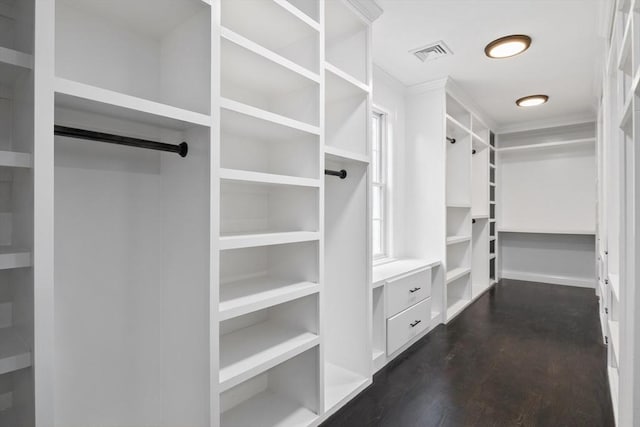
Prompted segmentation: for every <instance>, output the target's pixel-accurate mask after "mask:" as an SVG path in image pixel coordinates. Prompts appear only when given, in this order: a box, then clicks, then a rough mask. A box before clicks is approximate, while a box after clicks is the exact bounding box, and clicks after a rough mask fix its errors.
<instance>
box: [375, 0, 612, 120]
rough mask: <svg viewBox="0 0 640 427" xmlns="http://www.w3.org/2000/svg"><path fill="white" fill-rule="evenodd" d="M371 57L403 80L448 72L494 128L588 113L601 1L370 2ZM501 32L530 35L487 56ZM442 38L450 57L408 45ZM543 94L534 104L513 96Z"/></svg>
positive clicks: (591, 104) (416, 80)
mask: <svg viewBox="0 0 640 427" xmlns="http://www.w3.org/2000/svg"><path fill="white" fill-rule="evenodd" d="M378 3H379V4H380V6H381V7H382V8H383V9H384V13H383V14H382V16H381V17H380V18H379V19H378V20H377V21H376V22H375V23H374V27H373V59H374V62H375V63H376V64H377V65H378V66H379V67H380V68H382V69H383V70H385V71H386V72H387V73H389V74H391V75H392V76H394V77H396V78H397V79H398V80H400V81H401V82H402V83H403V84H405V85H407V86H410V85H414V84H418V83H422V82H425V81H429V80H434V79H439V78H442V77H446V76H451V77H452V78H453V80H454V81H455V82H456V83H458V85H459V86H460V87H461V88H462V89H463V90H464V92H466V93H467V94H468V95H469V97H470V98H471V99H472V100H473V101H474V102H475V103H476V104H477V105H478V107H480V109H481V110H482V111H483V112H484V113H485V114H486V115H487V116H488V117H489V118H490V119H491V120H493V121H494V122H495V123H496V124H497V126H498V128H503V129H506V128H517V127H519V126H520V125H527V124H533V123H540V124H543V123H554V122H558V123H561V122H562V121H580V120H590V119H593V118H594V117H595V97H596V87H597V85H596V81H597V79H598V78H599V76H600V71H599V70H600V68H599V67H600V64H601V61H600V57H601V46H603V45H604V41H603V39H602V38H601V37H600V36H599V35H598V32H599V26H601V23H600V22H599V21H598V17H599V16H600V20H602V16H603V15H604V12H603V11H604V10H605V8H604V7H603V4H602V1H601V0H378ZM508 34H528V35H529V36H531V38H532V39H533V42H532V45H531V47H530V48H529V50H528V51H526V52H525V53H523V54H521V55H518V56H515V57H512V58H508V59H500V60H498V59H489V58H487V57H486V56H485V55H484V47H485V45H486V44H487V43H489V42H490V41H492V40H494V39H496V38H498V37H501V36H504V35H508ZM438 40H443V41H444V42H445V43H446V44H447V45H448V46H449V48H450V49H451V50H452V51H453V53H454V55H453V56H451V57H444V58H440V59H437V60H435V61H431V62H430V61H427V62H424V63H423V62H421V61H419V60H418V59H417V58H416V57H415V56H413V55H412V54H410V53H408V51H409V50H412V49H415V48H418V47H422V46H424V45H426V44H428V43H431V42H435V41H438ZM538 93H543V94H548V95H549V97H550V98H549V102H548V103H547V104H545V105H543V106H540V107H534V108H529V109H523V108H519V107H517V106H516V105H515V100H516V99H517V98H520V97H522V96H526V95H531V94H538Z"/></svg>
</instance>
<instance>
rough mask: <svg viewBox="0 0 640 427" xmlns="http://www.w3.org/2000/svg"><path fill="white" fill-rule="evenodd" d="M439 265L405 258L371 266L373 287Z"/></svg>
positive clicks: (435, 262) (438, 262) (436, 262)
mask: <svg viewBox="0 0 640 427" xmlns="http://www.w3.org/2000/svg"><path fill="white" fill-rule="evenodd" d="M437 265H440V261H427V260H422V259H414V258H405V259H397V260H393V261H391V262H386V263H384V264H379V265H374V266H373V275H372V283H373V287H374V288H377V287H378V286H382V285H384V283H385V281H386V280H389V279H391V278H394V277H397V276H401V275H408V274H413V273H417V272H418V271H420V270H425V269H427V268H430V267H435V266H437Z"/></svg>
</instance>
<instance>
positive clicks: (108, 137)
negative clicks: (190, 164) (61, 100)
mask: <svg viewBox="0 0 640 427" xmlns="http://www.w3.org/2000/svg"><path fill="white" fill-rule="evenodd" d="M53 134H54V135H58V136H66V137H67V138H76V139H84V140H89V141H98V142H106V143H109V144H118V145H126V146H128V147H138V148H146V149H149V150H158V151H167V152H169V153H176V154H179V155H180V157H186V156H187V153H188V152H189V145H188V144H187V143H186V142H182V143H180V144H177V145H176V144H167V143H164V142H157V141H150V140H147V139H140V138H133V137H130V136H122V135H113V134H111V133H104V132H95V131H92V130H86V129H78V128H72V127H67V126H59V125H55V126H54V127H53Z"/></svg>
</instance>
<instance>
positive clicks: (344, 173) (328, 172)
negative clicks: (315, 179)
mask: <svg viewBox="0 0 640 427" xmlns="http://www.w3.org/2000/svg"><path fill="white" fill-rule="evenodd" d="M324 174H325V175H332V176H339V177H340V179H345V178H346V177H347V171H346V170H344V169H341V170H339V171H332V170H331V169H325V170H324Z"/></svg>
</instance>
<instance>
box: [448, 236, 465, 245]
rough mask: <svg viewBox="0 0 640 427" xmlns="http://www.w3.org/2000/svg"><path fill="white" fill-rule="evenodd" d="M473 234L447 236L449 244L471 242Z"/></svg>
mask: <svg viewBox="0 0 640 427" xmlns="http://www.w3.org/2000/svg"><path fill="white" fill-rule="evenodd" d="M470 241H471V236H451V237H447V245H455V244H456V243H463V242H470Z"/></svg>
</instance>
